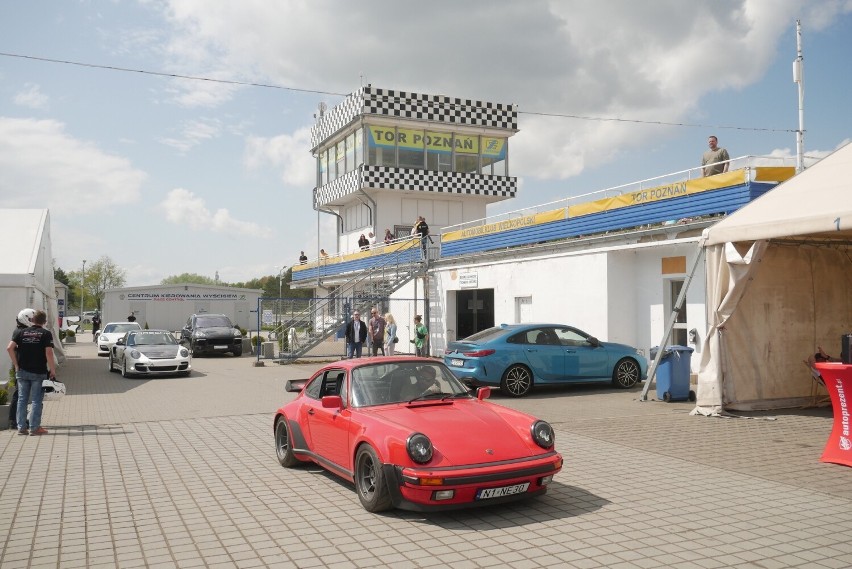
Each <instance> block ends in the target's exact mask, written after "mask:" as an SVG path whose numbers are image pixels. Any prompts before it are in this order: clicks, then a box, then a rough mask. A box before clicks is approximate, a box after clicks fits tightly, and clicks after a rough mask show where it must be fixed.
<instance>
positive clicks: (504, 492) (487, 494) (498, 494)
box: [476, 482, 530, 500]
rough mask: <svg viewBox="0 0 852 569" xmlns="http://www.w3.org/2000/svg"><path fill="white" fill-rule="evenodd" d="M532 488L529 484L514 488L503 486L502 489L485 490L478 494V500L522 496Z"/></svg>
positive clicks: (518, 485) (525, 483) (514, 486)
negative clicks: (514, 495)
mask: <svg viewBox="0 0 852 569" xmlns="http://www.w3.org/2000/svg"><path fill="white" fill-rule="evenodd" d="M529 487H530V483H529V482H524V483H523V484H515V485H513V486H503V487H502V488H484V489H482V490H480V491H478V492H477V493H476V499H477V500H487V499H488V498H502V497H503V496H511V495H512V494H520V493H522V492H526V491H527V488H529Z"/></svg>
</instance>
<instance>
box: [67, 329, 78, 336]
mask: <svg viewBox="0 0 852 569" xmlns="http://www.w3.org/2000/svg"><path fill="white" fill-rule="evenodd" d="M65 335H66V336H68V337H69V338H73V337H74V336H76V335H77V333H76V332H75V331H74V330H72V329H70V328H69V329H68V330H66V331H65Z"/></svg>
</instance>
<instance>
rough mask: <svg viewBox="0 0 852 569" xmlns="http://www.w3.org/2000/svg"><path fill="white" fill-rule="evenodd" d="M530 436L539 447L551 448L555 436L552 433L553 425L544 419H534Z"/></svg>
mask: <svg viewBox="0 0 852 569" xmlns="http://www.w3.org/2000/svg"><path fill="white" fill-rule="evenodd" d="M531 432H532V438H533V440H534V441H535V444H537V445H538V446H540V447H541V448H551V447H553V443H554V440H555V437H554V435H553V427H551V426H550V424H549V423H548V422H546V421H536V422H535V423H533V425H532V429H531Z"/></svg>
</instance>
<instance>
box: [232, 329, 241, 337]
mask: <svg viewBox="0 0 852 569" xmlns="http://www.w3.org/2000/svg"><path fill="white" fill-rule="evenodd" d="M242 335H243V333H242V332H240V331H239V330H237V329H236V328H234V337H236V338H239V337H240V336H242Z"/></svg>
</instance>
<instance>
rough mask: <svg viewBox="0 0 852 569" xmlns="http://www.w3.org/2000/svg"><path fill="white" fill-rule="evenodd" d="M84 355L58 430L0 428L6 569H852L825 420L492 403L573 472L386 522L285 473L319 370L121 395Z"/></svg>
mask: <svg viewBox="0 0 852 569" xmlns="http://www.w3.org/2000/svg"><path fill="white" fill-rule="evenodd" d="M86 339H87V335H85V334H84V335H81V336H80V341H79V342H78V343H77V344H75V345H69V346H68V354H69V358H68V360H67V362H66V363H65V364H64V365H63V366H62V368H60V376H61V377H60V379H62V380H64V381H65V382H66V383H67V385H68V395H67V396H66V397H65V398H64V399H63V400H62V401H58V402H48V403H46V404H45V412H44V421H43V422H44V425H45V426H46V427H47V428H48V429H49V430H50V432H49V434H48V435H45V436H42V437H19V436H17V435H16V434H15V433H14V432H13V431H8V430H7V431H0V481H4V482H2V488H0V567H2V568H3V569H17V568H41V567H45V568H47V567H51V568H57V567H58V568H75V567H104V568H108V567H109V568H113V567H127V568H133V567H140V568H157V569H159V568H171V567H175V568H176V567H187V568H191V567H216V568H220V567H221V568H253V567H281V568H289V567H293V568H309V567H333V568H340V569H343V568H360V567H393V568H406V567H412V568H413V567H436V568H437V567H448V566H452V567H454V568H459V569H463V568H468V567H470V568H475V567H517V568H537V567H542V568H544V567H547V568H553V567H575V568H598V567H608V568H617V569H622V568H624V569H626V568H654V567H673V568H683V569H687V568H689V569H712V568H716V567H719V568H721V567H737V568H760V569H772V568H782V567H784V568H786V567H808V568H811V567H814V568H823V567H826V568H847V567H852V539H850V536H852V469H850V468H847V467H843V466H838V465H833V464H825V463H821V462H820V461H819V457H820V455H821V453H822V449H823V446H824V444H825V441H826V439H827V438H828V434H829V431H830V429H831V421H832V418H831V410H830V409H824V408H822V409H803V410H794V411H785V412H778V413H773V414H768V413H755V414H752V415H750V416H749V417H748V418H746V417H741V418H725V419H721V418H706V417H693V416H690V415H689V414H688V413H689V411H690V410H691V408H692V404H690V403H686V402H674V403H663V402H659V401H653V400H652V401H647V402H639V401H638V400H639V395H640V390H639V389H638V388H637V389H635V390H630V391H617V390H613V389H608V388H600V387H588V386H581V387H569V388H567V389H557V390H547V391H544V392H541V391H539V392H536V393H534V394H533V395H531V396H530V397H527V398H523V399H520V400H515V399H509V398H506V397H502V396H500V395H499V394H495V395H494V397H493V398H492V400H493V401H495V402H497V403H499V404H503V405H507V406H511V407H514V408H518V409H521V410H524V411H527V412H530V413H533V414H536V415H538V416H540V417H541V418H543V419H546V420H548V421H550V422H551V423H552V424H553V425H554V428H555V429H556V435H557V449H558V450H559V451H560V452H561V453H563V455H564V456H565V458H566V462H565V468H564V470H563V471H562V472H561V473H560V474H559V475H558V476H557V477H556V479H555V481H554V484H553V485H552V486H551V488H550V491H549V492H548V494H546V495H545V496H544V497H541V498H538V499H534V500H531V501H527V502H521V503H515V504H511V505H508V506H494V507H488V508H480V509H473V510H467V511H461V512H453V513H444V514H428V515H425V514H414V513H409V512H390V513H384V514H380V515H375V514H370V513H367V512H365V511H364V510H363V509H362V508H361V506H360V504H359V503H358V500H357V497H356V496H355V493H354V490H353V487H352V486H351V485H350V484H347V483H346V482H344V481H341V480H339V479H337V478H336V477H334V476H332V475H329V474H327V473H325V472H324V471H322V470H320V469H319V468H316V467H310V466H306V467H303V468H297V469H294V470H289V469H283V468H281V467H280V466H279V465H278V463H277V461H276V459H275V454H274V449H273V443H272V425H271V420H272V413H273V411H274V409H275V408H276V407H277V406H278V405H280V403H281V402H283V401H285V400H288V399H289V398H291V397H292V394H287V393H285V392H284V390H283V389H284V382H285V381H286V380H287V379H293V378H298V377H307V376H309V375H310V373H311V372H312V371H313V370H314V369H315V368H316V367H317V366H316V365H315V364H314V365H297V366H277V365H268V366H264V367H254V366H253V365H252V362H253V361H254V360H253V359H252V358H251V357H242V358H232V357H227V356H225V357H215V358H197V359H195V360H194V366H195V372H194V373H193V375H192V376H191V377H189V378H162V379H150V380H146V379H123V378H122V377H121V376H120V375H119V374H110V373H108V372H107V363H106V359H105V358H98V357H97V356H96V353H95V348H94V344H93V343H91V341H90V340H91V336H88V340H89V341H88V342H87V341H86ZM651 395H652V396H653V390H652V391H651Z"/></svg>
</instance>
